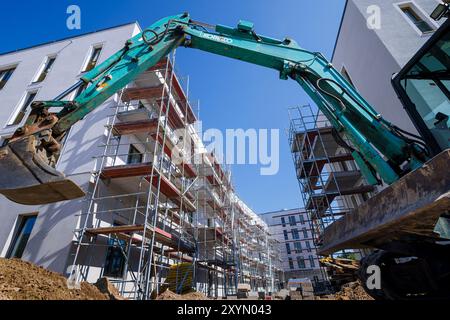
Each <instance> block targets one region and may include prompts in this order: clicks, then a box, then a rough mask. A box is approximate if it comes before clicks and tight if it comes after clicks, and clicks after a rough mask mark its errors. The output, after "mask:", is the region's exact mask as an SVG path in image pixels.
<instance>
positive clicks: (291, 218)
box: [289, 216, 297, 227]
mask: <svg viewBox="0 0 450 320" xmlns="http://www.w3.org/2000/svg"><path fill="white" fill-rule="evenodd" d="M289 224H290V225H291V226H292V227H295V225H296V224H297V221H296V220H295V216H289Z"/></svg>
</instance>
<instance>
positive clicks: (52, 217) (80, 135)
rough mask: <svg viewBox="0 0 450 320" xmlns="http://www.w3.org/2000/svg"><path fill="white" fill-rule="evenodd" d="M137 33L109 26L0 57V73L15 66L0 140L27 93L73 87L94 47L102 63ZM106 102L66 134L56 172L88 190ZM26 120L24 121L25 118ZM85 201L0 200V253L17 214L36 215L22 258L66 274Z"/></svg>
mask: <svg viewBox="0 0 450 320" xmlns="http://www.w3.org/2000/svg"><path fill="white" fill-rule="evenodd" d="M137 32H139V27H138V25H137V24H135V23H132V24H127V25H124V26H120V27H116V28H111V29H108V30H104V31H99V32H96V33H91V34H86V35H83V36H79V37H75V38H71V39H67V40H63V41H57V42H53V43H50V44H45V45H41V46H37V47H33V48H29V49H24V50H20V51H16V52H12V53H7V54H3V55H0V69H3V67H6V66H10V65H17V68H16V70H15V71H14V73H13V75H12V77H11V78H10V79H9V81H8V82H7V84H6V86H5V87H4V88H3V89H2V90H0V105H1V106H2V107H1V108H0V137H3V138H5V137H8V136H10V135H11V134H12V133H13V132H14V130H15V129H16V128H17V126H7V123H8V121H9V119H10V118H11V115H13V114H14V112H15V111H16V109H17V108H18V107H19V104H20V101H21V100H22V98H23V97H24V95H25V94H26V92H27V91H32V90H33V91H34V90H38V94H37V96H36V99H35V100H50V99H52V98H54V97H55V96H56V95H58V94H59V93H60V92H62V91H64V90H65V89H66V88H67V87H69V86H70V85H72V84H73V83H75V82H76V81H77V80H78V78H79V76H80V72H81V70H82V66H83V64H84V62H85V59H86V57H87V56H88V54H89V51H90V48H91V47H92V45H98V44H102V46H103V48H102V53H101V56H100V62H101V61H103V60H104V59H106V58H107V57H108V56H110V55H111V54H113V53H114V52H116V51H117V50H119V49H120V48H121V47H123V44H124V42H125V40H126V39H129V38H130V37H132V36H133V35H134V34H135V33H137ZM55 54H56V55H57V58H56V60H55V63H54V65H53V67H52V69H51V71H50V73H49V74H48V76H47V77H46V79H45V80H44V81H43V82H41V83H39V84H31V82H32V81H33V79H34V78H35V76H36V73H37V72H38V70H39V68H40V66H41V65H42V63H43V62H44V60H45V58H46V57H47V56H49V55H55ZM111 103H113V100H112V99H110V100H108V101H107V102H105V103H104V104H103V105H102V106H101V107H99V108H98V109H97V110H95V111H94V112H92V113H90V114H89V115H87V116H86V117H85V118H84V119H83V120H81V121H80V122H78V123H77V124H76V125H74V126H73V127H72V129H71V130H70V133H69V136H68V138H67V140H66V144H65V146H64V148H63V152H62V155H61V157H60V159H59V162H58V164H57V169H58V170H61V171H64V172H65V173H66V175H68V176H69V177H70V178H71V179H72V180H73V181H74V182H76V183H77V184H79V185H80V186H81V187H82V188H83V189H84V190H87V189H88V188H89V180H90V178H91V172H92V171H93V170H94V166H95V159H94V157H95V156H98V155H100V154H101V151H102V149H101V148H99V147H98V146H99V145H100V144H101V142H104V140H105V127H104V125H105V124H106V122H107V115H109V114H111V112H112V111H111V109H110V108H109V107H110V106H111ZM25 118H26V117H25ZM85 206H86V202H85V201H83V199H77V200H73V201H68V202H64V203H58V204H52V205H46V206H23V205H18V204H15V203H13V202H11V201H9V200H7V199H6V198H4V197H3V196H1V197H0V214H1V215H2V223H1V224H0V252H1V256H2V257H3V256H5V255H6V253H7V250H8V248H9V245H10V243H11V239H12V237H13V234H14V231H13V230H14V228H15V226H16V222H17V218H18V215H20V214H26V213H32V212H38V218H37V220H36V223H35V226H34V228H33V231H32V233H31V236H30V239H29V241H28V244H27V246H26V248H25V251H24V254H23V257H22V258H23V259H24V260H27V261H30V262H33V263H36V264H38V265H41V266H43V267H45V268H48V269H50V270H54V271H57V272H61V273H64V272H65V271H66V266H67V263H68V261H67V260H68V254H69V250H70V248H71V242H72V240H73V237H74V236H73V231H74V229H75V228H76V227H77V223H79V216H77V214H79V213H81V212H82V211H83V209H84V210H85Z"/></svg>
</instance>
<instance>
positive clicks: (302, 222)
mask: <svg viewBox="0 0 450 320" xmlns="http://www.w3.org/2000/svg"><path fill="white" fill-rule="evenodd" d="M298 217H299V218H300V223H301V224H304V223H305V217H303V215H302V214H299V215H298Z"/></svg>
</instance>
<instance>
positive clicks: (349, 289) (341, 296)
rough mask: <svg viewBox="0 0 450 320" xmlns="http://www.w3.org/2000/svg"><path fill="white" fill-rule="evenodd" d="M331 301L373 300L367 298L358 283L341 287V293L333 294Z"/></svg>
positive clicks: (369, 297)
mask: <svg viewBox="0 0 450 320" xmlns="http://www.w3.org/2000/svg"><path fill="white" fill-rule="evenodd" d="M333 300H374V299H373V298H372V297H371V296H369V295H368V294H367V293H366V291H364V288H363V287H362V285H361V283H359V281H355V282H350V283H347V284H345V285H344V286H342V288H341V291H339V292H337V293H335V294H334V299H333Z"/></svg>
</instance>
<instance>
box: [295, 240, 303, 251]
mask: <svg viewBox="0 0 450 320" xmlns="http://www.w3.org/2000/svg"><path fill="white" fill-rule="evenodd" d="M294 249H295V252H296V253H302V243H301V242H300V241H295V242H294Z"/></svg>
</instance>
